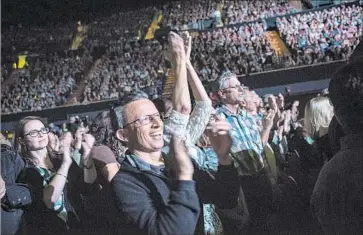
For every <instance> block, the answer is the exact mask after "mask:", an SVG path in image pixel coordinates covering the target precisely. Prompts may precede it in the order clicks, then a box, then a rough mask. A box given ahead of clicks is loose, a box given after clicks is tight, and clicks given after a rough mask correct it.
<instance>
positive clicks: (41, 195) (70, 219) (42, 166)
mask: <svg viewBox="0 0 363 235" xmlns="http://www.w3.org/2000/svg"><path fill="white" fill-rule="evenodd" d="M48 133H49V130H48V128H46V127H45V125H44V123H43V122H42V120H41V119H40V118H38V117H25V118H23V119H22V120H20V121H19V123H18V126H17V129H16V134H15V144H16V146H17V149H18V151H19V153H20V154H22V156H23V158H24V159H25V160H26V163H27V168H26V173H25V176H24V182H25V183H27V184H28V185H29V188H30V191H31V193H32V195H31V198H32V204H31V205H30V206H29V207H28V208H27V210H26V212H25V217H26V222H27V232H28V234H63V233H67V232H72V231H74V230H75V229H80V215H79V214H78V213H77V211H76V210H75V208H76V206H79V204H80V201H79V200H78V202H77V198H74V195H76V194H78V196H79V197H80V195H79V194H80V193H83V191H82V190H80V189H78V188H77V189H75V188H72V185H73V184H72V183H73V182H77V184H75V185H79V182H83V181H84V183H85V187H84V188H85V190H84V192H86V190H87V191H88V189H89V188H88V187H89V186H91V185H92V184H93V183H94V182H95V180H96V176H97V175H96V171H95V168H94V165H93V164H94V163H93V160H92V159H90V158H89V154H90V151H91V148H92V147H93V143H94V139H93V137H92V136H90V135H84V136H83V138H84V140H83V142H82V143H81V144H82V150H83V154H82V161H81V165H82V166H83V177H84V178H83V180H80V178H76V179H72V178H71V177H69V176H71V175H72V173H71V171H73V170H71V167H77V170H78V169H79V167H78V165H77V164H78V163H77V162H76V161H75V160H74V159H72V157H71V155H72V153H71V147H72V142H73V137H72V135H71V134H70V133H65V134H64V136H63V138H62V139H61V141H60V142H61V143H60V145H59V151H58V152H55V150H54V149H53V148H52V146H50V142H49V137H48ZM75 165H77V166H75ZM73 169H74V168H73ZM68 181H69V182H70V183H69V184H68ZM86 186H87V187H86ZM73 187H74V186H73ZM90 191H91V190H90ZM71 195H72V196H71ZM73 200H74V201H73Z"/></svg>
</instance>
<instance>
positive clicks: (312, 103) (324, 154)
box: [304, 96, 334, 167]
mask: <svg viewBox="0 0 363 235" xmlns="http://www.w3.org/2000/svg"><path fill="white" fill-rule="evenodd" d="M333 116H334V112H333V106H332V104H331V102H330V99H329V98H328V97H324V96H319V97H315V98H313V99H311V100H309V101H308V103H307V104H306V106H305V117H304V127H305V129H306V133H307V134H308V135H309V136H310V137H311V138H312V139H313V140H314V141H315V144H316V148H317V149H318V150H319V152H320V154H321V158H320V159H316V160H317V161H318V162H317V165H320V166H321V167H322V166H323V164H324V162H327V161H329V160H330V159H331V158H332V157H333V154H332V150H331V145H330V142H329V137H328V129H329V124H330V122H331V120H332V118H333Z"/></svg>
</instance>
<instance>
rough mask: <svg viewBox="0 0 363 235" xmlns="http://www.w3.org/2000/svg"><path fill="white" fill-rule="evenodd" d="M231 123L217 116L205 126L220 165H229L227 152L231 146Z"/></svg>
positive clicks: (229, 160)
mask: <svg viewBox="0 0 363 235" xmlns="http://www.w3.org/2000/svg"><path fill="white" fill-rule="evenodd" d="M231 128H232V127H231V125H230V124H229V123H228V122H227V121H226V120H224V119H222V118H221V117H219V116H215V119H214V120H212V121H210V122H209V123H208V125H207V127H206V135H207V136H208V138H209V140H210V142H211V144H212V147H213V149H214V151H215V152H216V154H217V156H218V159H219V164H220V165H230V164H231V163H232V162H231V159H230V157H229V152H230V150H231V147H232V138H231V136H230V135H229V131H230V130H231Z"/></svg>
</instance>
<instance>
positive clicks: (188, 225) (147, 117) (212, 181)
mask: <svg viewBox="0 0 363 235" xmlns="http://www.w3.org/2000/svg"><path fill="white" fill-rule="evenodd" d="M169 41H170V44H171V48H172V50H171V52H172V55H171V56H172V57H173V58H174V59H175V60H176V61H177V63H175V64H176V65H177V67H176V68H175V71H176V76H177V77H178V76H181V77H183V76H186V73H187V70H186V63H185V51H184V45H183V42H182V39H181V38H180V37H179V36H178V35H176V34H174V33H171V34H170V35H169ZM123 117H124V119H123V122H124V125H123V129H119V130H118V131H117V135H118V136H119V138H120V139H123V140H124V141H127V143H128V148H129V151H128V152H127V154H126V158H125V161H124V162H123V163H122V165H121V170H120V171H119V173H117V174H116V176H115V177H114V179H113V182H112V184H113V188H114V191H115V194H116V202H117V207H118V209H119V211H120V214H121V215H122V217H123V219H122V221H121V223H123V224H124V226H125V227H124V232H125V234H194V232H195V230H196V227H197V222H198V218H199V213H200V201H199V200H201V202H202V203H213V204H216V205H218V206H220V207H222V208H232V207H234V206H236V204H237V195H238V178H237V172H236V169H235V168H234V167H233V165H232V164H231V163H232V162H231V159H229V157H228V156H219V167H218V172H217V174H216V176H215V177H211V176H210V175H209V174H208V173H207V172H203V171H200V170H198V169H194V167H193V164H192V162H191V160H190V157H189V156H188V153H187V150H186V147H185V146H183V145H185V142H184V141H183V140H182V139H183V138H184V137H183V136H184V134H183V133H178V135H179V136H180V137H176V136H175V135H174V137H173V140H172V143H171V154H169V155H168V156H163V155H162V153H161V149H162V147H163V146H164V141H163V122H162V120H161V116H160V113H159V112H158V110H157V109H156V107H155V105H154V104H153V103H152V102H151V101H150V100H148V99H145V98H141V99H140V98H139V99H136V100H131V101H130V102H127V103H126V105H125V107H124V109H123ZM212 129H213V130H214V131H217V132H215V133H214V134H215V135H216V136H217V135H225V134H227V133H225V132H223V131H221V133H218V131H219V130H218V127H217V126H213V127H212ZM193 176H194V177H193ZM193 179H195V181H196V182H194V181H193Z"/></svg>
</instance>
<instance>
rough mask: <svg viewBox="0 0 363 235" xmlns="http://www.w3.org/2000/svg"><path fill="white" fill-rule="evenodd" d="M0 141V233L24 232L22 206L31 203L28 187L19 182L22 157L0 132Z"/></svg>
mask: <svg viewBox="0 0 363 235" xmlns="http://www.w3.org/2000/svg"><path fill="white" fill-rule="evenodd" d="M0 143H1V179H0V185H1V234H9V235H13V234H14V235H15V234H24V232H25V226H24V224H25V223H24V221H23V214H24V211H23V210H24V208H25V206H27V205H28V204H30V203H31V196H30V192H29V189H28V187H26V185H24V184H21V183H19V178H20V176H21V173H22V171H23V169H24V168H25V161H24V159H23V158H22V157H21V156H20V155H19V154H18V153H17V152H16V151H15V149H14V148H13V147H12V146H11V144H10V142H9V141H7V140H6V139H5V137H4V136H3V135H2V134H0Z"/></svg>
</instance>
